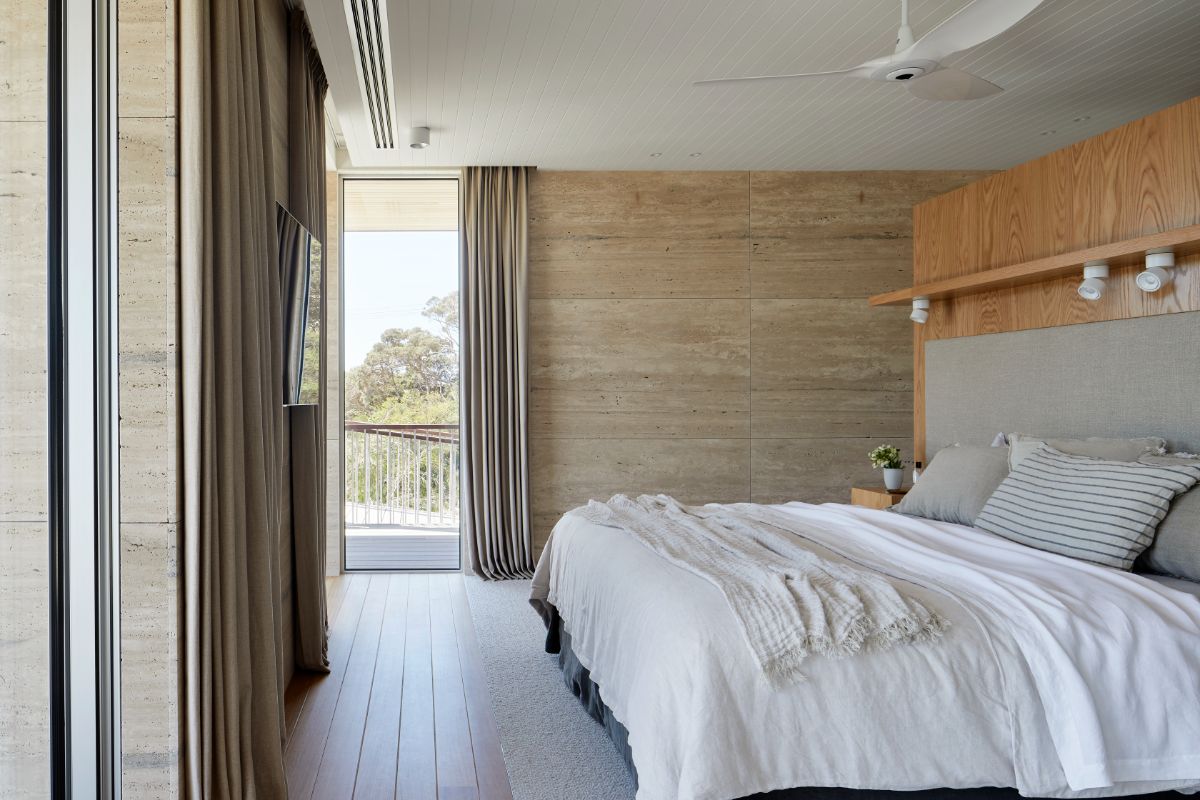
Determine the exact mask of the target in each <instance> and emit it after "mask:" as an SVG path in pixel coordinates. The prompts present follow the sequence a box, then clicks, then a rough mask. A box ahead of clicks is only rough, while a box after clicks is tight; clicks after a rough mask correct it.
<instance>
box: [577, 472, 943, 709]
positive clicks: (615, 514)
mask: <svg viewBox="0 0 1200 800" xmlns="http://www.w3.org/2000/svg"><path fill="white" fill-rule="evenodd" d="M571 513H573V514H581V515H582V516H583V517H584V518H586V519H588V520H589V521H591V522H594V523H597V524H600V525H606V526H609V527H616V528H621V529H623V530H625V531H626V532H628V533H629V534H630V535H631V536H633V537H634V538H635V539H637V540H638V541H639V542H641V543H642V544H643V545H645V546H646V547H648V548H650V549H651V550H652V551H654V552H655V553H657V554H658V555H659V556H661V557H663V558H665V559H667V560H668V561H670V562H671V563H672V564H675V565H677V566H679V567H682V568H683V569H686V570H688V571H689V572H692V573H694V574H696V575H699V576H700V577H702V578H704V579H705V580H707V581H708V582H709V583H711V584H713V585H714V586H716V587H717V588H718V589H719V590H720V591H721V593H722V594H724V595H725V599H726V601H728V603H729V607H730V609H731V610H732V611H733V614H734V617H735V618H736V619H737V621H738V624H739V626H740V627H741V629H742V633H743V635H744V636H745V638H746V643H747V644H748V645H749V646H750V649H751V651H753V653H754V656H755V658H756V660H757V661H758V664H759V666H760V667H761V668H762V671H763V673H764V674H765V675H766V677H767V679H768V680H769V681H770V682H771V683H772V684H773V685H776V686H785V685H788V684H791V683H794V682H796V681H799V680H803V678H804V676H803V674H801V672H800V665H801V663H802V662H803V661H804V659H805V658H807V657H808V656H809V655H824V656H834V657H843V656H849V655H853V654H855V653H858V652H860V651H862V650H867V649H883V648H887V647H891V646H892V645H894V644H897V643H900V642H914V641H925V640H930V639H934V638H936V637H938V636H940V635H941V634H942V632H943V631H944V630H945V629H946V627H947V624H946V622H945V621H944V620H943V619H942V618H940V617H939V616H938V615H937V614H935V613H934V612H932V611H930V610H929V609H928V608H926V607H925V606H924V605H922V604H921V603H920V602H918V601H916V600H914V599H912V598H907V597H904V596H903V595H901V594H900V593H899V592H898V591H897V590H896V587H894V586H893V585H892V584H891V583H889V582H888V581H887V580H886V579H885V578H884V577H883V576H881V575H879V574H877V573H873V572H868V571H865V570H861V569H856V568H854V567H850V566H848V565H846V564H840V563H833V562H830V561H827V560H825V559H823V558H821V557H819V556H818V555H817V554H816V553H814V552H812V551H811V550H809V549H808V548H806V547H805V546H804V544H803V541H802V539H803V537H804V530H803V526H804V523H803V522H801V521H800V520H799V519H796V518H795V517H792V516H789V515H787V514H783V513H781V512H779V511H777V510H775V509H771V508H768V507H765V506H760V505H753V504H749V503H740V504H735V505H716V504H712V505H706V506H693V507H687V506H683V505H680V504H679V503H677V502H676V501H675V500H673V499H672V498H670V497H667V496H666V495H658V496H650V495H642V496H641V497H639V498H637V499H636V500H633V499H631V498H629V497H627V496H626V495H621V494H619V495H616V496H614V497H613V498H612V499H611V500H609V501H608V502H607V503H600V502H596V501H595V500H593V501H591V502H590V503H588V505H587V506H584V507H582V508H578V509H576V510H575V511H573V512H571Z"/></svg>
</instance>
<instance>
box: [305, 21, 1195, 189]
mask: <svg viewBox="0 0 1200 800" xmlns="http://www.w3.org/2000/svg"><path fill="white" fill-rule="evenodd" d="M964 5H966V2H965V0H911V24H912V27H913V29H914V32H915V34H916V36H917V37H918V38H919V37H920V36H921V35H922V34H924V33H925V32H927V31H928V30H929V29H930V28H932V27H933V26H935V25H936V24H938V23H939V22H941V21H942V20H944V19H945V18H947V17H948V16H950V15H951V14H953V13H954V12H956V11H957V10H959V9H960V8H962V7H963V6H964ZM356 8H357V9H366V11H365V12H363V13H368V14H374V13H375V11H374V9H378V18H379V20H380V23H379V26H380V35H379V37H378V42H377V46H376V47H372V48H371V50H372V52H373V53H374V58H375V61H376V63H381V64H382V65H383V66H382V68H381V69H380V70H379V73H378V74H377V75H376V76H375V78H374V79H373V81H371V82H372V83H373V84H374V85H375V86H378V87H380V89H379V92H378V94H377V95H373V99H374V100H375V101H377V103H378V107H379V108H380V109H382V111H381V113H380V114H379V115H378V116H379V118H380V119H382V120H385V121H386V122H387V123H388V124H390V126H391V128H392V144H393V146H392V147H382V148H381V147H378V146H377V144H376V134H375V129H374V127H373V125H372V121H371V114H370V108H371V103H370V102H369V101H368V99H367V96H366V95H365V94H364V89H363V83H362V81H361V80H360V72H361V69H360V67H359V64H360V60H359V57H358V50H357V49H356V46H355V44H354V42H353V41H352V37H353V35H354V31H355V26H354V22H353V16H352V14H353V13H354V10H355V9H356ZM899 9H900V2H899V0H306V11H307V13H308V15H309V18H310V20H311V22H312V26H313V31H314V35H315V37H316V41H317V45H318V47H319V49H320V51H321V56H322V59H323V61H324V63H325V67H326V72H327V73H328V75H329V79H330V92H331V95H332V104H331V105H332V106H333V108H335V109H336V114H337V117H338V119H337V120H336V122H337V124H338V128H339V129H340V131H341V133H342V135H343V136H344V139H345V150H344V151H343V152H342V154H341V156H340V165H341V166H343V167H347V166H353V167H356V168H364V169H380V170H387V169H411V168H423V167H457V166H463V165H470V164H526V165H533V166H538V167H540V168H543V169H739V170H742V169H762V170H819V169H830V170H842V169H959V168H962V169H1003V168H1007V167H1010V166H1012V165H1014V164H1018V163H1021V162H1023V161H1027V160H1029V159H1031V158H1035V157H1037V156H1040V155H1043V154H1045V153H1048V152H1050V151H1052V150H1056V149H1058V148H1060V147H1063V146H1065V145H1068V144H1070V143H1072V142H1076V141H1079V140H1080V139H1084V138H1087V137H1089V136H1093V135H1095V134H1097V133H1100V132H1102V131H1105V130H1108V129H1110V128H1113V127H1116V126H1118V125H1121V124H1123V123H1125V122H1128V121H1130V120H1133V119H1137V118H1139V117H1142V116H1145V115H1147V114H1150V113H1153V112H1154V111H1157V110H1159V109H1161V108H1165V107H1167V106H1169V105H1172V104H1174V103H1177V102H1181V101H1183V100H1186V99H1188V98H1189V97H1193V96H1195V95H1197V94H1200V0H1046V1H1045V2H1044V3H1043V4H1042V6H1041V7H1039V8H1038V9H1037V10H1036V11H1034V12H1033V14H1031V15H1030V16H1028V17H1026V18H1025V19H1024V20H1022V21H1021V22H1020V23H1018V24H1017V25H1016V26H1015V27H1013V28H1011V29H1009V30H1008V31H1007V32H1005V33H1004V34H1002V35H1001V36H999V37H997V38H995V39H992V40H991V41H988V42H986V43H984V44H982V45H980V46H978V47H976V48H974V49H972V50H968V51H966V52H963V53H958V54H956V55H954V56H951V57H950V58H948V59H946V61H945V62H944V64H945V65H946V66H952V67H959V68H961V69H965V70H968V71H970V72H972V73H974V74H976V75H979V76H980V77H983V78H986V79H987V80H989V81H992V82H993V83H996V84H998V85H1000V86H1003V87H1004V88H1005V89H1006V91H1005V92H1003V93H1002V94H999V95H996V96H994V97H990V98H986V99H983V100H976V101H969V102H957V103H938V102H932V101H926V100H919V99H917V98H915V97H913V96H912V95H910V94H909V93H908V92H907V91H905V90H904V87H903V85H902V84H894V83H880V82H875V81H869V80H855V79H838V78H816V79H807V80H793V81H769V82H763V83H758V84H735V85H728V84H725V85H717V86H694V85H692V84H693V82H694V81H696V80H700V79H702V78H711V77H727V76H737V75H762V74H771V73H790V72H805V71H816V70H830V69H839V68H845V67H851V66H854V65H856V64H859V63H861V62H863V61H865V60H867V59H869V58H873V57H876V56H879V55H883V54H886V53H890V52H891V50H892V48H893V45H894V40H895V35H896V28H897V26H898V24H899V13H900V11H899ZM382 76H386V88H384V83H385V81H384V80H383V78H382ZM412 126H428V127H429V128H431V131H432V132H431V139H432V143H431V145H430V146H429V147H428V148H427V149H425V150H414V149H411V148H409V146H408V141H407V131H408V128H409V127H412ZM1198 146H1200V145H1198ZM653 154H658V155H657V156H655V155H653Z"/></svg>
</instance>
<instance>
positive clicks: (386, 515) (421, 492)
mask: <svg viewBox="0 0 1200 800" xmlns="http://www.w3.org/2000/svg"><path fill="white" fill-rule="evenodd" d="M458 490H459V483H458V426H457V425H369V424H365V423H356V422H348V423H347V424H346V495H347V502H346V569H348V570H453V569H458V568H459V536H458Z"/></svg>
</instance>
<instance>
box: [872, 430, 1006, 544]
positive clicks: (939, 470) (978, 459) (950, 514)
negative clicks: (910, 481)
mask: <svg viewBox="0 0 1200 800" xmlns="http://www.w3.org/2000/svg"><path fill="white" fill-rule="evenodd" d="M1007 476H1008V450H1007V448H1004V447H978V446H961V445H955V446H953V447H947V448H944V449H942V450H940V451H938V454H937V455H935V456H934V457H933V461H931V462H929V467H928V468H927V469H926V470H925V471H924V472H922V473H921V480H920V481H918V482H917V483H916V484H915V485H914V486H913V488H912V489H910V490H909V492H908V494H906V495H905V496H904V499H903V500H901V501H900V503H899V504H898V505H896V506H893V508H895V510H896V511H898V512H900V513H901V514H907V515H909V516H911V517H925V518H926V519H934V520H938V521H939V522H955V523H958V524H959V525H974V524H975V517H977V516H979V512H980V510H981V509H982V508H983V506H984V504H985V503H986V502H987V500H988V498H989V497H991V496H992V492H994V491H996V487H997V486H999V485H1000V482H1001V481H1003V480H1004V479H1005V477H1007Z"/></svg>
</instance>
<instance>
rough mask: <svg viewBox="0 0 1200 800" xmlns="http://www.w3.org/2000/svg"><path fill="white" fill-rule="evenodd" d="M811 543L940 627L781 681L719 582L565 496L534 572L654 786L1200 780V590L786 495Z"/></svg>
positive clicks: (1132, 788) (1111, 789)
mask: <svg viewBox="0 0 1200 800" xmlns="http://www.w3.org/2000/svg"><path fill="white" fill-rule="evenodd" d="M777 508H779V509H780V510H782V511H785V512H786V513H789V514H795V515H799V516H801V517H803V518H804V520H805V521H806V522H808V523H810V528H811V529H812V530H813V531H814V532H813V533H812V540H813V545H812V546H813V548H814V549H815V550H816V551H817V552H818V554H819V555H821V556H823V557H826V558H830V559H832V560H839V559H843V560H849V561H852V562H854V563H858V564H861V565H864V566H867V567H870V568H872V569H876V570H878V571H880V572H882V573H884V574H886V575H889V576H891V578H892V579H893V581H903V582H904V584H903V585H904V591H905V592H906V593H911V594H912V596H914V597H915V598H916V599H919V600H920V601H921V602H923V603H924V604H926V605H927V606H929V607H930V608H932V609H935V610H936V611H937V612H938V613H939V614H941V615H942V616H943V617H945V618H946V619H948V620H949V621H950V623H951V628H950V630H949V632H947V634H946V635H945V636H943V637H942V638H941V639H940V640H938V641H936V642H933V643H926V644H915V645H908V646H903V647H897V648H894V649H892V650H888V651H884V652H871V653H865V654H860V655H856V656H853V657H850V658H845V659H829V658H819V657H817V658H811V659H809V660H808V662H806V665H805V672H806V673H807V675H808V678H809V679H808V680H807V681H806V682H804V683H801V684H798V685H795V686H790V687H787V688H783V689H778V688H773V687H771V686H770V685H769V684H768V683H767V682H766V681H765V680H764V678H763V676H762V673H761V671H760V670H759V669H758V667H757V665H756V663H755V661H754V658H753V656H752V654H751V652H750V650H749V649H748V648H747V647H746V646H745V645H744V643H743V641H742V638H741V635H740V633H739V631H738V628H737V625H736V623H735V621H734V617H733V615H732V613H731V611H730V609H729V607H728V605H727V604H726V601H725V599H724V597H723V596H722V595H721V594H720V592H719V591H718V590H717V589H716V588H715V587H714V586H712V585H711V584H710V583H708V582H707V581H705V580H703V579H701V578H699V577H697V576H696V575H693V574H691V573H689V572H687V571H685V570H683V569H681V568H679V567H677V566H674V565H672V564H670V563H669V562H667V561H665V560H664V559H662V558H660V557H658V556H657V555H655V554H654V553H652V552H651V551H650V550H648V549H647V548H645V547H644V546H642V545H641V544H639V543H638V542H636V541H635V540H634V539H632V538H631V537H630V536H629V535H628V534H626V533H624V532H623V531H621V530H619V529H615V528H610V527H604V526H600V525H597V524H595V523H590V522H587V521H585V520H583V519H582V518H580V517H578V516H575V515H567V516H566V517H564V518H563V520H562V521H560V522H559V524H558V525H557V526H556V528H555V530H554V535H553V537H552V538H551V541H550V544H549V545H547V548H546V552H545V553H544V554H543V557H542V562H541V563H540V564H539V567H538V575H537V576H536V577H535V592H537V591H538V587H539V586H540V587H541V589H542V591H545V592H546V594H547V596H548V599H549V601H550V602H551V603H553V604H554V605H555V606H556V607H557V608H558V610H559V613H560V614H561V616H562V618H563V620H564V625H565V626H566V628H567V630H568V632H569V633H570V634H571V637H572V647H573V648H574V650H575V652H576V654H577V655H578V657H579V660H580V661H581V662H582V663H583V664H584V666H586V667H587V668H588V669H589V670H590V671H591V677H592V679H593V680H594V681H595V682H596V684H597V685H598V686H599V688H600V693H601V696H602V697H603V698H604V701H605V702H606V703H607V704H608V706H609V707H610V708H611V709H612V711H613V714H614V715H615V716H616V718H617V719H618V720H620V721H621V723H622V724H624V725H625V727H626V728H627V729H628V730H629V744H630V748H631V750H632V752H633V759H634V764H635V765H636V767H637V771H638V780H639V788H638V798H639V800H660V798H661V799H664V800H665V799H668V798H696V799H697V800H730V799H731V798H741V797H745V796H747V795H751V794H754V793H756V792H765V791H770V790H773V789H781V788H789V787H795V786H846V787H855V788H875V789H896V790H911V789H923V788H933V787H940V786H948V787H956V788H967V787H977V786H1015V787H1017V788H1018V789H1019V790H1020V791H1021V792H1022V793H1023V794H1026V795H1032V796H1078V797H1087V796H1105V795H1115V794H1133V793H1141V792H1149V791H1155V790H1159V789H1167V788H1181V789H1185V790H1194V789H1195V788H1197V787H1200V598H1198V597H1196V596H1192V595H1189V594H1186V593H1184V592H1181V591H1176V590H1174V589H1171V588H1168V587H1167V586H1166V585H1164V584H1160V583H1156V582H1154V581H1151V580H1148V579H1146V578H1142V577H1139V576H1135V575H1131V574H1127V573H1121V572H1117V571H1114V570H1112V569H1109V568H1105V567H1098V566H1093V565H1089V564H1085V563H1083V562H1079V561H1074V560H1071V559H1067V558H1064V557H1060V556H1056V555H1053V554H1048V553H1044V552H1041V551H1037V550H1033V549H1030V548H1027V547H1024V546H1022V545H1018V544H1014V543H1011V542H1008V541H1006V540H1004V539H1000V538H998V537H994V536H991V535H989V534H986V533H983V532H980V531H977V530H974V529H972V528H966V527H963V526H958V525H950V524H945V523H935V522H929V521H927V520H920V519H914V518H911V517H904V516H901V515H899V514H893V513H889V512H882V511H872V510H868V509H861V508H855V507H851V506H840V505H823V506H812V505H806V504H802V503H791V504H788V505H784V506H778V507H777Z"/></svg>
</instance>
